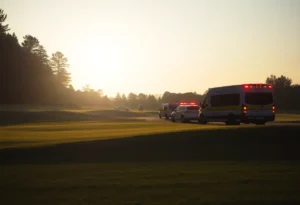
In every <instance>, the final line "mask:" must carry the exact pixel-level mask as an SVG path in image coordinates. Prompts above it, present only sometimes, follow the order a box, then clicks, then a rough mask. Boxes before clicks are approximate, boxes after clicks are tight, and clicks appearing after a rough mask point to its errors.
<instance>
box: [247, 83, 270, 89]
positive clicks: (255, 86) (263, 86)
mask: <svg viewBox="0 0 300 205" xmlns="http://www.w3.org/2000/svg"><path fill="white" fill-rule="evenodd" d="M244 88H246V89H248V88H269V89H271V88H272V85H268V84H247V85H244Z"/></svg>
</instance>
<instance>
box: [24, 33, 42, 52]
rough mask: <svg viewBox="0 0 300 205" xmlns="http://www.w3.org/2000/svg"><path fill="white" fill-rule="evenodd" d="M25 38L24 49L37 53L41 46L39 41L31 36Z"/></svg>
mask: <svg viewBox="0 0 300 205" xmlns="http://www.w3.org/2000/svg"><path fill="white" fill-rule="evenodd" d="M23 38H24V41H23V42H22V46H23V48H25V49H26V50H27V51H29V52H31V53H36V52H37V51H38V48H39V46H40V42H39V40H38V39H37V38H36V37H33V36H31V35H26V36H24V37H23Z"/></svg>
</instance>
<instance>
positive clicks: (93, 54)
mask: <svg viewBox="0 0 300 205" xmlns="http://www.w3.org/2000/svg"><path fill="white" fill-rule="evenodd" d="M125 55H126V53H125V52H124V50H123V49H122V47H121V46H118V45H117V44H114V43H110V42H107V43H103V42H97V41H92V39H91V40H90V41H89V42H86V43H85V44H82V45H81V46H80V57H79V58H80V59H77V60H79V61H80V64H81V67H82V68H84V69H83V70H82V72H84V73H82V76H84V78H85V80H86V81H87V82H89V84H90V85H91V87H93V88H94V87H97V88H99V89H101V88H103V87H106V88H111V90H110V91H109V90H106V91H107V92H111V91H114V90H118V89H119V88H120V86H121V84H122V82H121V80H122V76H123V75H122V74H123V73H124V69H125V67H126V65H125V60H126V58H125Z"/></svg>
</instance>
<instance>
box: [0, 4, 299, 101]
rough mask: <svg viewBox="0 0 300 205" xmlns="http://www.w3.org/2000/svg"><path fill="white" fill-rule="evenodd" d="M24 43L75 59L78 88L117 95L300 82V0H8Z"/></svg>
mask: <svg viewBox="0 0 300 205" xmlns="http://www.w3.org/2000/svg"><path fill="white" fill-rule="evenodd" d="M0 7H1V8H3V9H4V12H5V13H7V15H8V18H7V23H8V24H9V25H10V28H11V31H10V32H11V33H12V32H15V33H16V35H17V36H18V38H19V41H20V42H22V41H23V36H25V35H26V34H30V35H33V36H35V37H37V38H38V39H39V41H40V43H41V44H42V45H44V46H45V48H46V49H47V51H48V54H51V53H53V52H55V51H57V50H59V51H61V52H62V53H64V54H65V56H66V57H67V58H68V59H69V64H70V68H69V71H70V72H71V73H72V84H73V86H74V87H75V88H76V89H81V88H82V86H83V85H84V84H90V86H91V87H92V88H95V89H103V91H104V93H105V94H108V95H110V96H115V94H116V92H118V91H119V92H121V93H126V94H127V93H128V92H131V91H132V92H136V93H139V92H143V93H147V94H149V93H163V92H164V91H170V92H190V91H192V92H194V91H195V92H198V93H202V92H204V91H205V90H206V89H207V88H209V87H214V86H221V85H228V84H239V83H248V82H264V81H265V79H266V77H267V76H269V75H270V74H275V75H281V74H282V75H287V76H289V77H291V78H292V79H293V81H294V83H300V0H249V1H248V0H219V1H216V0H214V1H213V0H206V1H204V0H181V1H179V0H135V1H134V0H132V1H129V0H128V1H127V0H94V1H92V0H80V1H78V0H51V1H50V0H48V1H46V0H26V1H25V0H23V1H21V0H0Z"/></svg>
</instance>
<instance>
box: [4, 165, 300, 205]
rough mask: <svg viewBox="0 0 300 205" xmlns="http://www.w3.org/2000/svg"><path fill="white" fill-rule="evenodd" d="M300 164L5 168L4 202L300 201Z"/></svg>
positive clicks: (232, 204) (275, 204) (234, 204)
mask: <svg viewBox="0 0 300 205" xmlns="http://www.w3.org/2000/svg"><path fill="white" fill-rule="evenodd" d="M299 173H300V164H299V163H284V162H260V163H259V162H239V163H235V162H169V163H159V162H155V163H138V164H137V163H102V164H57V165H16V166H2V167H1V175H0V179H1V183H0V191H1V197H0V202H1V204H44V205H47V204H57V205H58V204H64V205H68V204H70V205H73V204H82V205H84V204H89V205H91V204H132V205H137V204H145V205H147V204H157V205H158V204H163V205H165V204H172V205H174V204H207V205H208V204H209V205H219V204H228V205H253V204H256V205H283V204H284V205H286V204H300V195H299V183H300V175H299Z"/></svg>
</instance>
